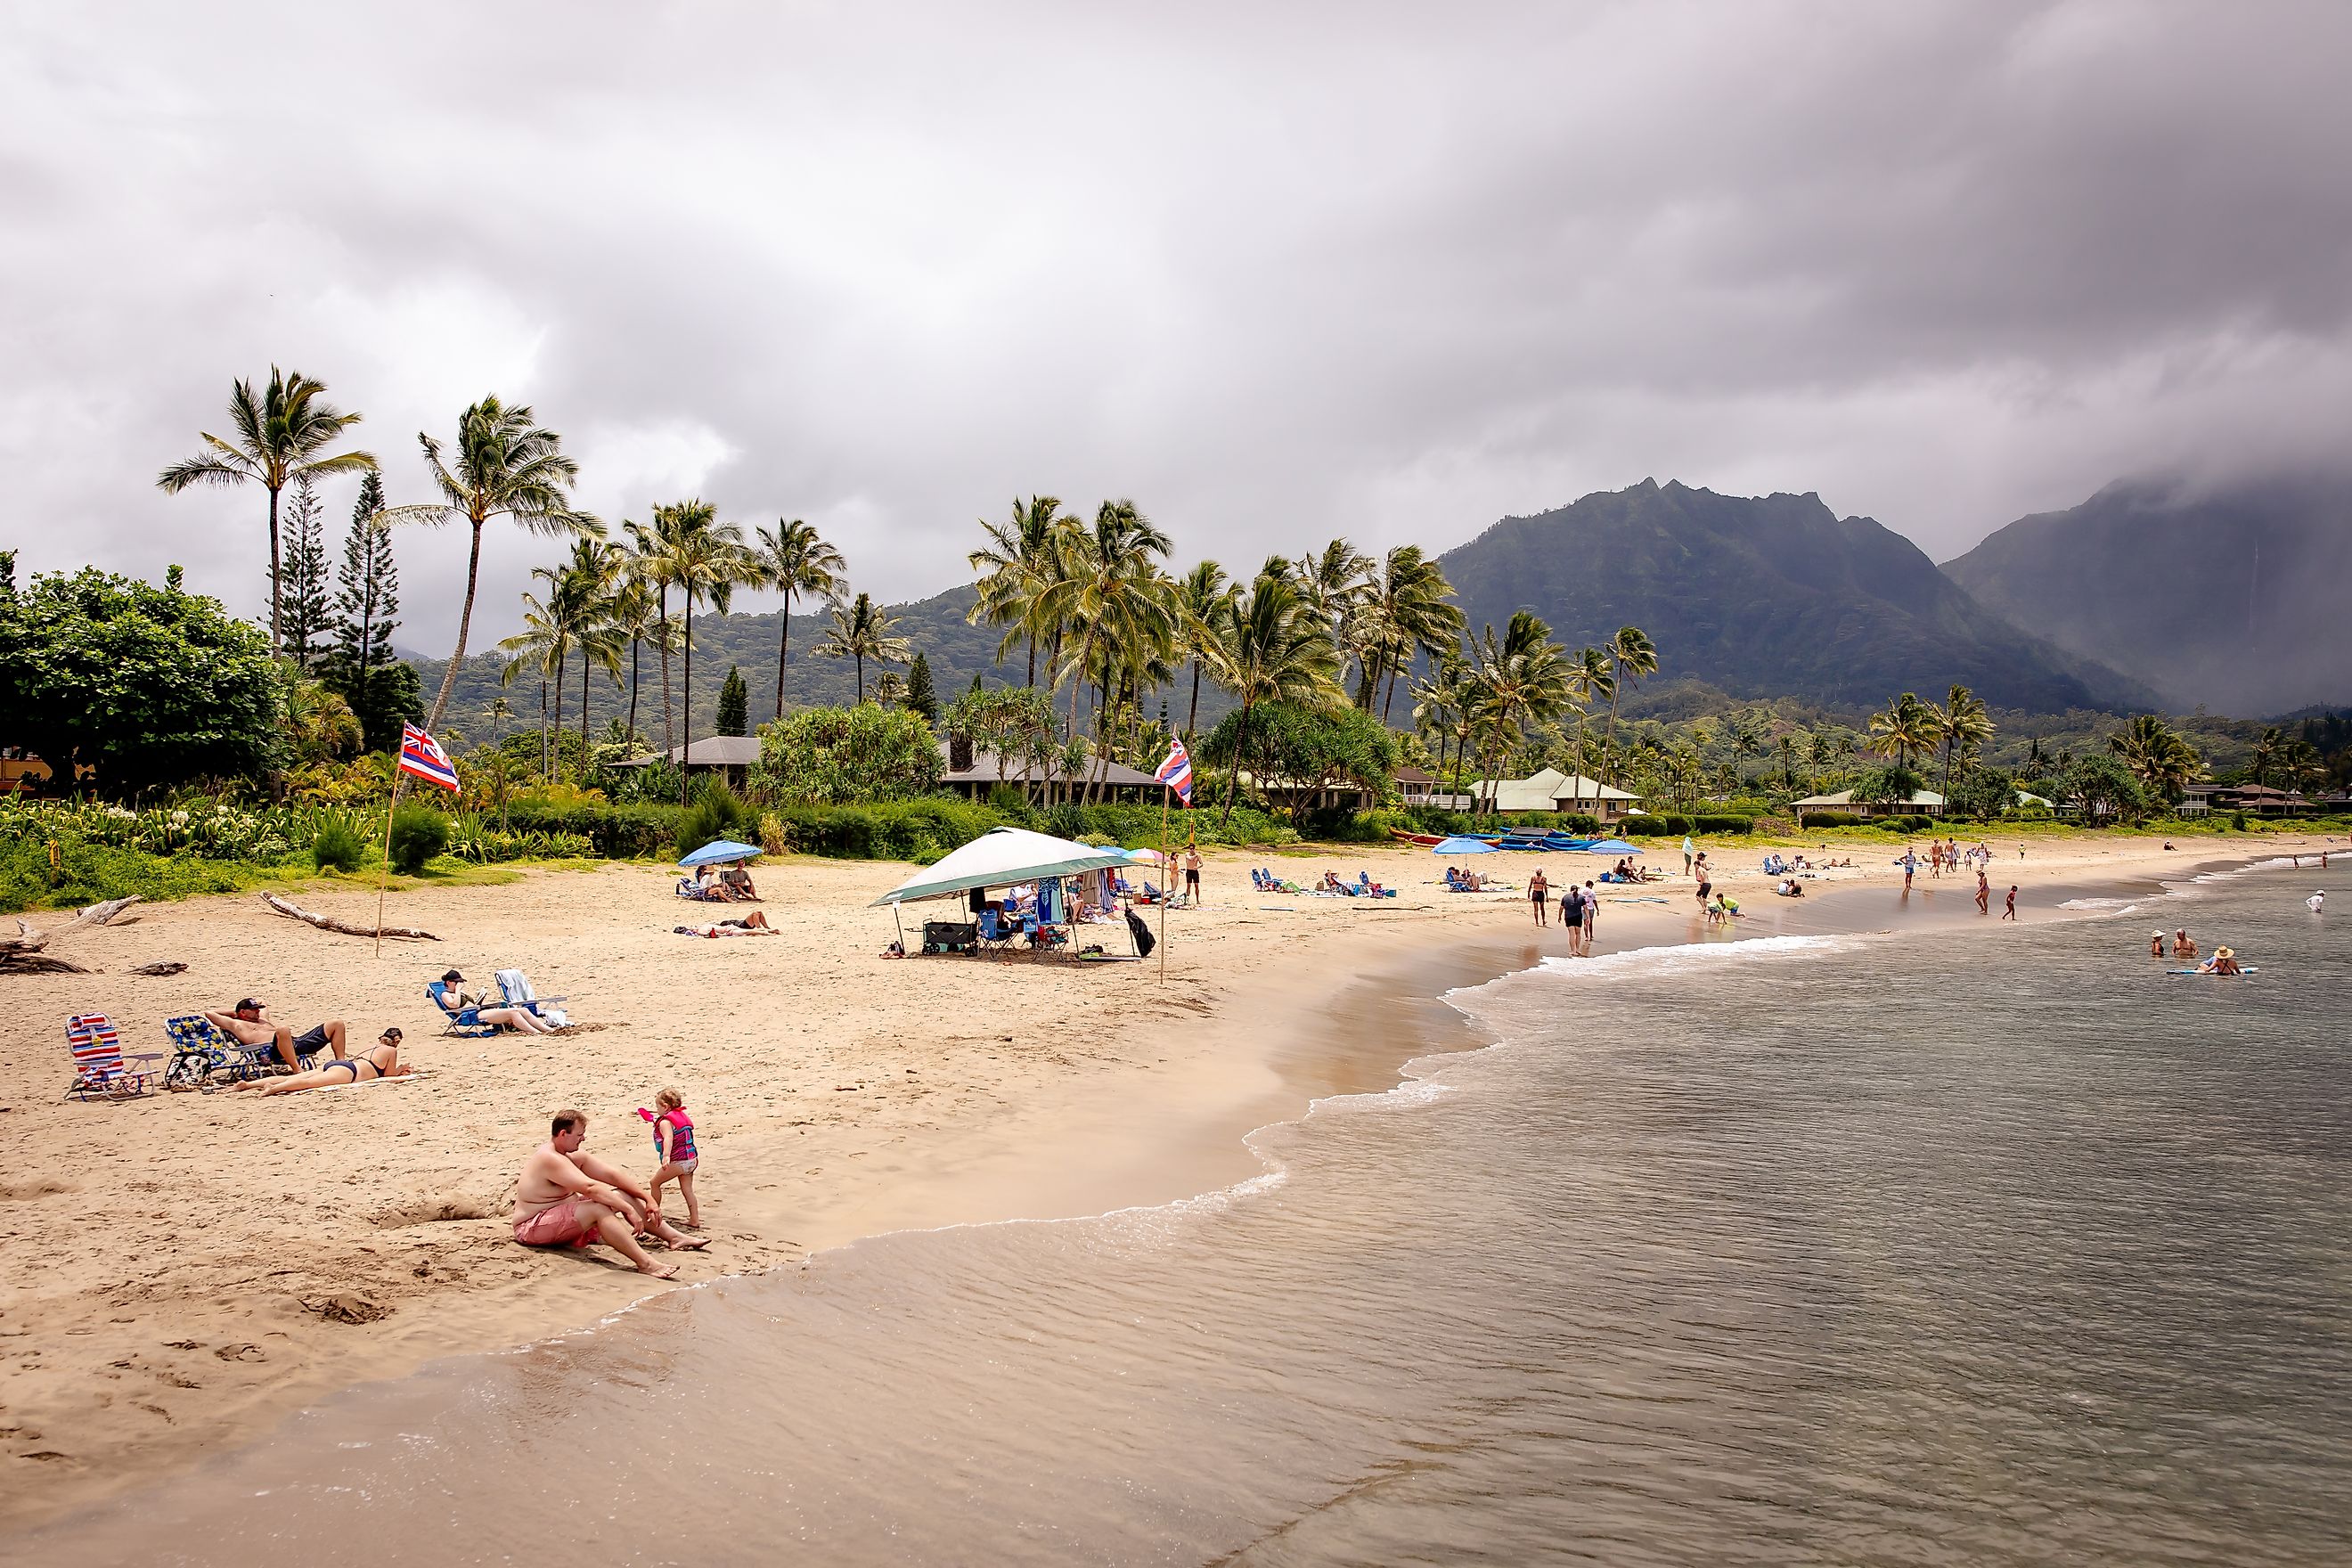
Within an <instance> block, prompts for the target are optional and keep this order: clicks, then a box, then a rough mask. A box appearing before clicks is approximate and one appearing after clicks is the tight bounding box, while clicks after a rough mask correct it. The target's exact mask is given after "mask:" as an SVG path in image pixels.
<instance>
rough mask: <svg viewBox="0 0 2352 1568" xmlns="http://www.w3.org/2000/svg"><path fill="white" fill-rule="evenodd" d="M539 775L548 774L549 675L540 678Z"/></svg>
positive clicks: (542, 776) (543, 776)
mask: <svg viewBox="0 0 2352 1568" xmlns="http://www.w3.org/2000/svg"><path fill="white" fill-rule="evenodd" d="M539 776H540V777H541V778H545V777H546V776H547V676H546V675H545V674H544V673H543V672H542V673H541V676H540V678H539Z"/></svg>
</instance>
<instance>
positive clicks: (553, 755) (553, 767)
mask: <svg viewBox="0 0 2352 1568" xmlns="http://www.w3.org/2000/svg"><path fill="white" fill-rule="evenodd" d="M571 663H572V657H571V655H569V654H567V653H565V652H564V651H563V650H562V649H561V648H559V649H557V650H556V655H555V728H554V731H553V739H552V741H551V746H550V752H549V761H548V764H547V776H548V779H549V781H550V782H553V781H554V780H555V779H557V778H559V777H561V776H562V773H563V672H564V670H565V669H566V668H569V667H570V665H571Z"/></svg>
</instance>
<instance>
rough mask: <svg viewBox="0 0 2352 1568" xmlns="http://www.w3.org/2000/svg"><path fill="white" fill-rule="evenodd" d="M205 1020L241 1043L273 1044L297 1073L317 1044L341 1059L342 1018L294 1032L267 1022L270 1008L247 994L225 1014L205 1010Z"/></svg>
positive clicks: (288, 1027)
mask: <svg viewBox="0 0 2352 1568" xmlns="http://www.w3.org/2000/svg"><path fill="white" fill-rule="evenodd" d="M205 1022H206V1023H208V1024H210V1025H212V1026H213V1027H214V1028H215V1029H218V1030H219V1031H220V1032H221V1033H222V1034H224V1035H226V1036H227V1037H229V1038H230V1039H232V1040H235V1041H236V1043H237V1044H238V1045H241V1046H256V1047H260V1046H267V1047H274V1048H275V1049H276V1051H277V1053H278V1060H280V1061H282V1062H284V1063H285V1064H286V1070H287V1071H288V1072H299V1071H300V1070H301V1068H302V1058H304V1057H307V1056H312V1055H315V1054H316V1053H317V1052H318V1050H319V1049H320V1047H326V1048H327V1049H329V1050H331V1051H332V1052H334V1053H335V1059H336V1060H337V1061H341V1060H342V1059H343V1021H342V1020H341V1018H330V1019H329V1020H327V1022H325V1023H323V1024H320V1025H316V1026H312V1027H310V1028H308V1029H305V1030H303V1031H302V1032H301V1033H300V1034H299V1035H298V1034H296V1033H295V1032H294V1030H293V1029H292V1027H291V1026H289V1025H285V1024H273V1023H271V1022H270V1021H269V1010H268V1008H267V1007H264V1006H263V1005H261V1003H260V1002H259V1000H257V998H255V997H251V996H247V997H246V998H245V999H244V1000H243V1001H241V1002H239V1003H238V1004H237V1005H236V1006H234V1007H232V1008H230V1009H229V1010H228V1011H227V1012H226V1013H207V1014H205Z"/></svg>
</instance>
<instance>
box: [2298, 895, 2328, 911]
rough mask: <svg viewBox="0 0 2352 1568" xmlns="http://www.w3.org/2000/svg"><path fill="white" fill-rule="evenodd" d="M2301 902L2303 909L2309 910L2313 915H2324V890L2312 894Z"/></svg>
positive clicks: (2325, 900)
mask: <svg viewBox="0 0 2352 1568" xmlns="http://www.w3.org/2000/svg"><path fill="white" fill-rule="evenodd" d="M2303 902H2304V907H2305V909H2307V910H2310V911H2311V912H2312V913H2313V914H2315V915H2316V914H2324V913H2326V910H2327V893H2326V889H2321V890H2320V891H2318V892H2315V893H2314V894H2312V895H2311V897H2309V898H2307V899H2305V900H2303Z"/></svg>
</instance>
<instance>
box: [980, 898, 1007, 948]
mask: <svg viewBox="0 0 2352 1568" xmlns="http://www.w3.org/2000/svg"><path fill="white" fill-rule="evenodd" d="M977 951H979V952H1012V951H1013V928H1012V927H1010V926H1007V925H1006V924H1005V923H1004V911H1003V910H1000V909H997V908H995V907H994V906H993V905H992V906H990V907H988V908H986V909H983V910H981V911H980V935H979V945H978V949H977Z"/></svg>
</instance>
